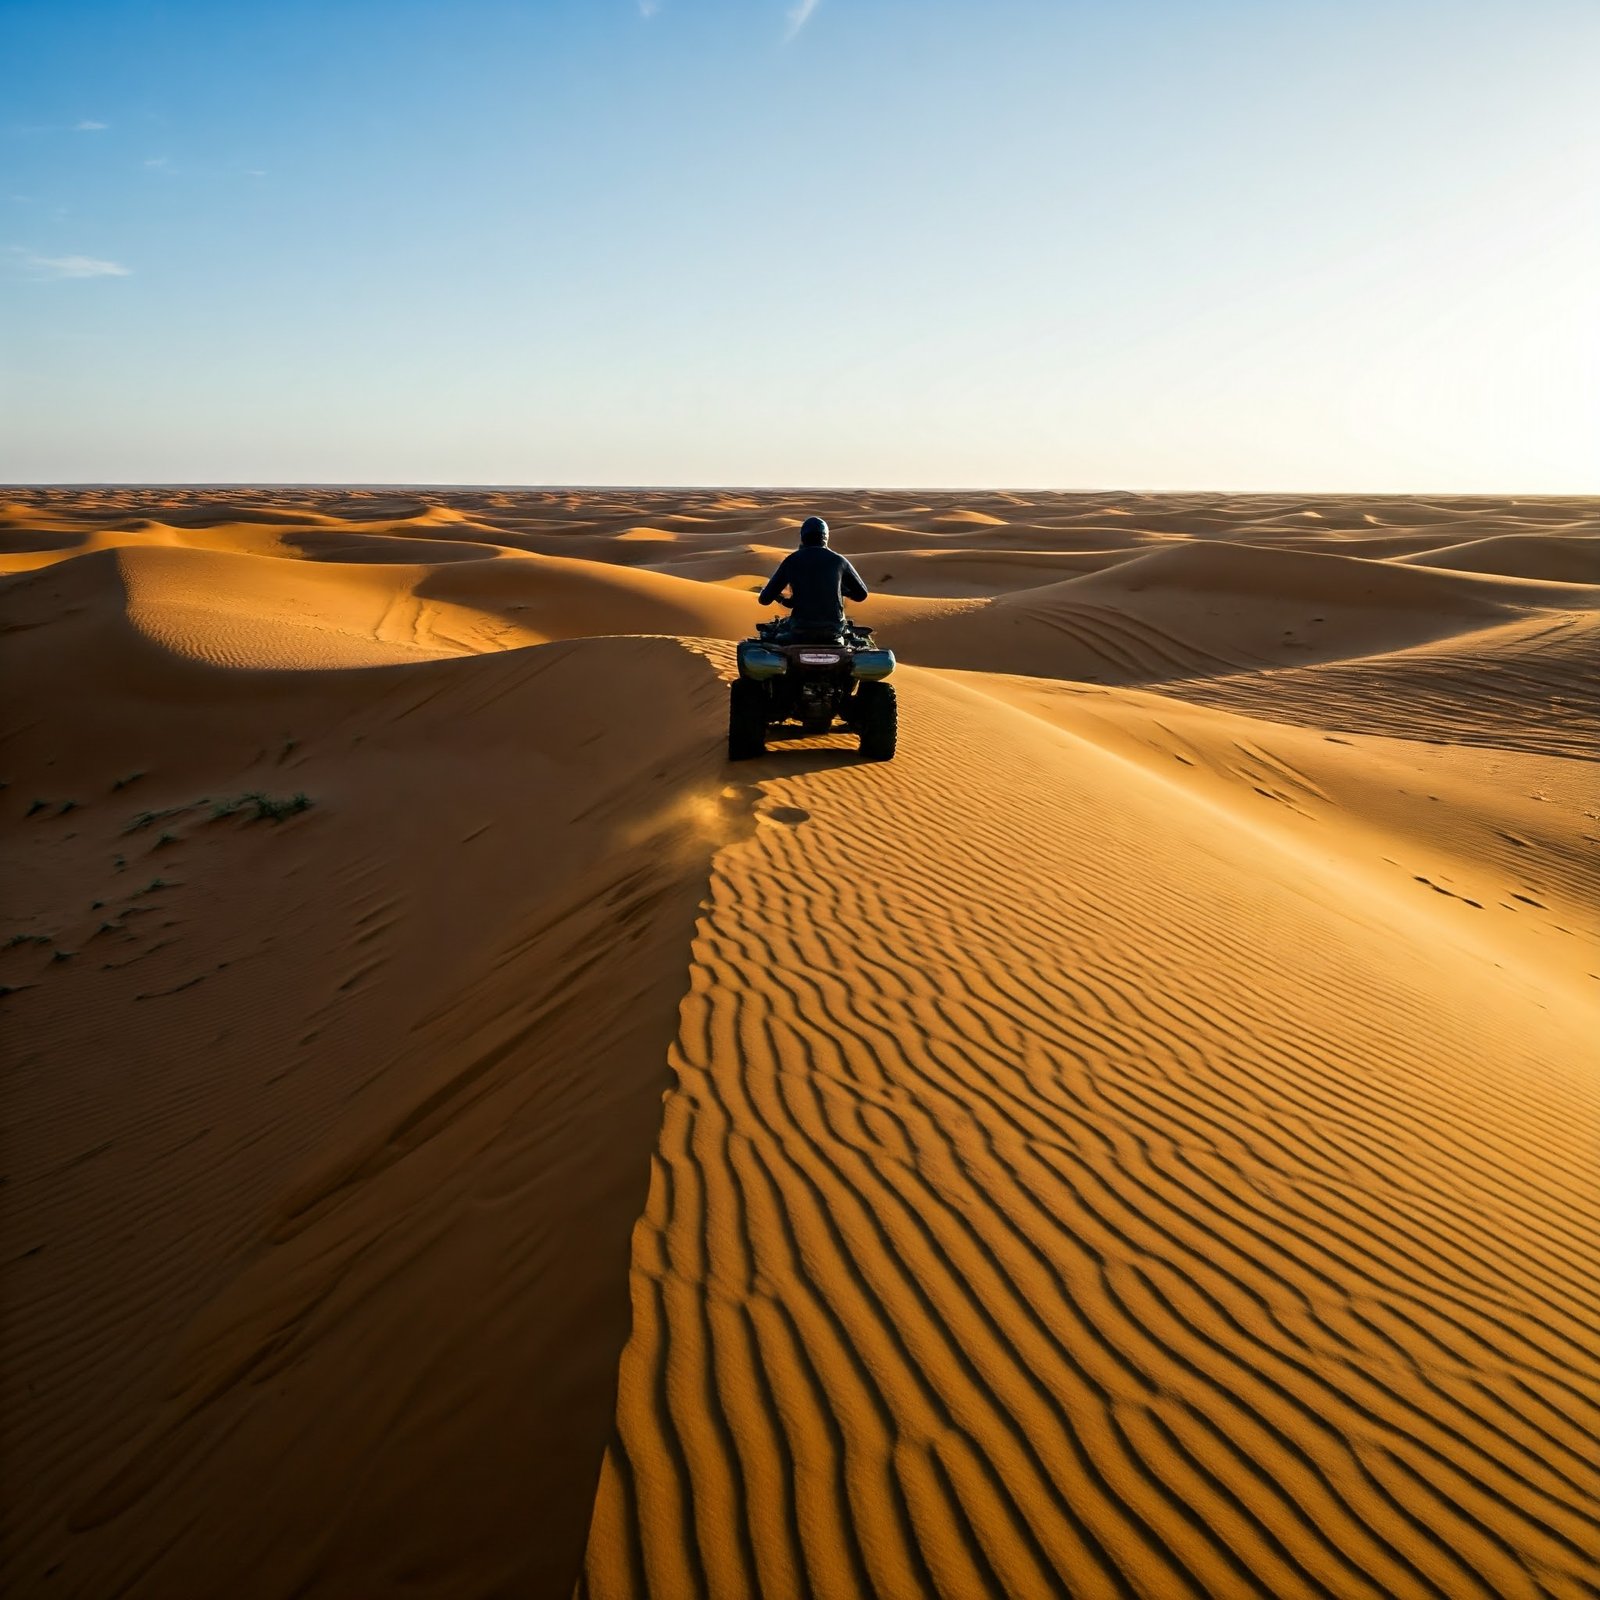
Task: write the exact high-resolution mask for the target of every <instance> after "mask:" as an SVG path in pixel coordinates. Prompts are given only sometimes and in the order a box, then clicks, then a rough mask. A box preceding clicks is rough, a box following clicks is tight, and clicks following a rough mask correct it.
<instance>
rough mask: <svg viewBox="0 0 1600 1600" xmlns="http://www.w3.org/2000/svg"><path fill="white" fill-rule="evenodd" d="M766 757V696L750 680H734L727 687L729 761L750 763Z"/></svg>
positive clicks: (759, 687)
mask: <svg viewBox="0 0 1600 1600" xmlns="http://www.w3.org/2000/svg"><path fill="white" fill-rule="evenodd" d="M766 753H767V696H766V692H765V690H763V689H762V688H761V686H760V685H759V684H756V683H751V681H750V680H749V679H748V678H735V679H734V680H733V682H732V683H730V684H729V685H728V759H729V760H730V761H749V760H751V759H753V758H754V757H756V756H764V755H765V754H766Z"/></svg>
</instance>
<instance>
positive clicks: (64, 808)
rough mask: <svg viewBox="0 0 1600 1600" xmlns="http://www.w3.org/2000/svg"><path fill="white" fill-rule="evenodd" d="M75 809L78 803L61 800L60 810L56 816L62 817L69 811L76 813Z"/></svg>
mask: <svg viewBox="0 0 1600 1600" xmlns="http://www.w3.org/2000/svg"><path fill="white" fill-rule="evenodd" d="M77 809H78V802H77V801H76V800H63V801H62V802H61V807H60V809H59V810H58V811H57V812H56V815H57V816H58V817H64V816H66V814H67V813H68V812H69V811H76V810H77Z"/></svg>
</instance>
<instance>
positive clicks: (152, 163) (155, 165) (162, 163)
mask: <svg viewBox="0 0 1600 1600" xmlns="http://www.w3.org/2000/svg"><path fill="white" fill-rule="evenodd" d="M144 164H145V165H146V166H147V167H149V168H150V169H151V170H152V171H154V172H162V171H165V170H166V169H167V168H168V167H170V166H171V165H172V158H171V157H170V156H146V157H145V162H144Z"/></svg>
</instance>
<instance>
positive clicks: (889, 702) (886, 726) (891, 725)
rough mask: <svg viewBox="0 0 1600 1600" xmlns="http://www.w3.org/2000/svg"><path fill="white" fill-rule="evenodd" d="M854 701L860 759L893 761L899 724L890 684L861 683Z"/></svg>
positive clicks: (892, 687) (892, 688) (892, 689)
mask: <svg viewBox="0 0 1600 1600" xmlns="http://www.w3.org/2000/svg"><path fill="white" fill-rule="evenodd" d="M856 698H857V701H858V702H859V703H858V707H857V711H856V726H857V727H858V728H860V730H861V753H862V755H864V756H865V757H866V758H867V760H868V761H892V760H893V759H894V746H895V738H896V735H897V734H898V732H899V722H900V717H899V710H898V708H897V707H896V705H895V699H894V686H893V684H888V683H864V684H862V685H861V687H860V688H859V689H857V690H856Z"/></svg>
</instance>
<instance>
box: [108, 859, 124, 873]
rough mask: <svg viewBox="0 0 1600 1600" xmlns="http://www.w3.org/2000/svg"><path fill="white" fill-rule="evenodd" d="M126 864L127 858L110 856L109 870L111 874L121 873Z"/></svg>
mask: <svg viewBox="0 0 1600 1600" xmlns="http://www.w3.org/2000/svg"><path fill="white" fill-rule="evenodd" d="M127 864H128V858H127V857H126V856H112V858H111V870H112V871H113V872H121V871H122V869H123V868H124V867H125V866H127Z"/></svg>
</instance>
